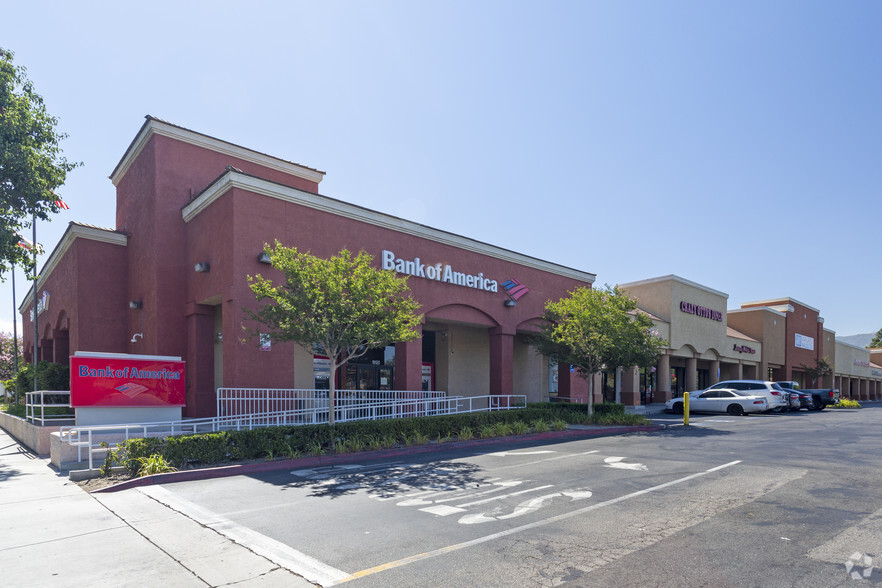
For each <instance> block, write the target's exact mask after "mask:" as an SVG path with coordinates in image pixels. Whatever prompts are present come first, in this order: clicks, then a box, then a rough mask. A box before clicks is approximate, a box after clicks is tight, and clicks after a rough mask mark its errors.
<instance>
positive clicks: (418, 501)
mask: <svg viewBox="0 0 882 588" xmlns="http://www.w3.org/2000/svg"><path fill="white" fill-rule="evenodd" d="M522 483H523V482H522V481H521V480H507V481H505V482H494V483H493V486H494V487H493V488H490V489H489V490H484V491H481V492H465V494H457V495H456V496H449V497H447V498H439V499H438V500H426V499H423V498H415V499H411V500H402V501H401V502H399V503H398V506H424V505H428V504H440V503H442V502H453V501H455V500H463V499H466V498H473V497H475V496H486V495H487V494H493V493H494V492H499V491H500V490H505V489H506V488H512V487H514V486H518V485H520V484H522ZM480 487H481V488H486V487H487V486H486V485H483V486H480Z"/></svg>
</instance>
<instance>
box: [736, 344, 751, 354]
mask: <svg viewBox="0 0 882 588" xmlns="http://www.w3.org/2000/svg"><path fill="white" fill-rule="evenodd" d="M732 351H737V352H738V353H750V354H755V353H756V349H754V348H753V347H748V346H747V345H733V346H732Z"/></svg>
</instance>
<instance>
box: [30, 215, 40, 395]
mask: <svg viewBox="0 0 882 588" xmlns="http://www.w3.org/2000/svg"><path fill="white" fill-rule="evenodd" d="M31 229H32V230H33V238H34V392H36V391H37V334H38V330H37V208H36V207H34V216H33V220H32V222H31Z"/></svg>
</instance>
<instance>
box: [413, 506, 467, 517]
mask: <svg viewBox="0 0 882 588" xmlns="http://www.w3.org/2000/svg"><path fill="white" fill-rule="evenodd" d="M420 510H421V511H423V512H427V513H429V514H433V515H438V516H439V517H446V516H448V515H452V514H458V513H461V512H466V509H464V508H457V507H455V506H448V505H446V504H439V505H438V506H427V507H426V508H421V509H420Z"/></svg>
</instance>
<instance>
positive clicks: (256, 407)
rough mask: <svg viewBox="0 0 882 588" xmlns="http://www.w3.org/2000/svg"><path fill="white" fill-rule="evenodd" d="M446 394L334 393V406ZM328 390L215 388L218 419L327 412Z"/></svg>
mask: <svg viewBox="0 0 882 588" xmlns="http://www.w3.org/2000/svg"><path fill="white" fill-rule="evenodd" d="M446 397H447V393H446V392H439V391H432V392H427V391H424V390H336V391H335V392H334V404H335V406H338V407H339V406H354V405H360V404H365V403H370V402H394V401H399V400H400V401H408V402H410V401H436V400H443V399H444V398H446ZM327 407H328V390H314V389H308V388H305V389H304V388H218V390H217V411H216V412H215V414H217V415H218V416H235V415H245V414H254V413H259V412H279V411H285V410H307V409H311V408H315V409H322V408H324V409H325V410H327Z"/></svg>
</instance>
